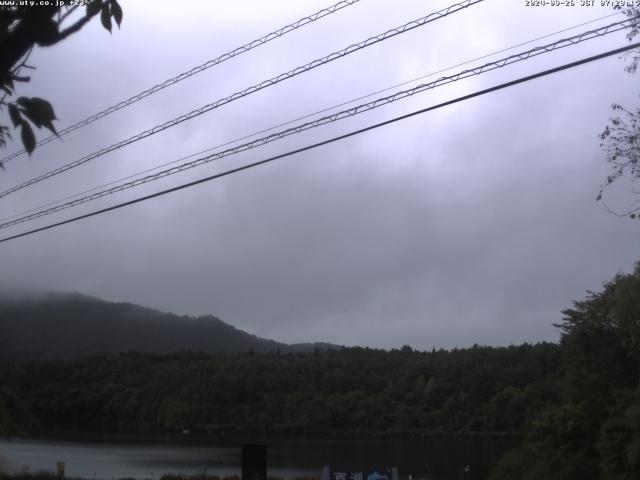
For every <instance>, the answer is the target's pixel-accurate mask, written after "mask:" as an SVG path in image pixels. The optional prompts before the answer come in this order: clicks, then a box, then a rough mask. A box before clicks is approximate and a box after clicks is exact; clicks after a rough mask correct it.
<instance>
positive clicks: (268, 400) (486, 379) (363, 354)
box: [0, 343, 561, 437]
mask: <svg viewBox="0 0 640 480" xmlns="http://www.w3.org/2000/svg"><path fill="white" fill-rule="evenodd" d="M560 356H561V355H560V349H559V347H558V346H557V345H554V344H549V343H547V344H539V345H533V346H532V345H522V346H518V347H507V348H491V347H474V348H469V349H462V350H452V351H444V350H440V351H431V352H417V351H413V350H411V349H410V348H409V347H405V348H403V349H401V350H393V351H390V352H388V351H383V350H372V349H365V348H345V349H341V350H327V351H319V350H317V351H316V352H315V353H310V354H303V353H297V354H292V353H288V354H280V353H277V352H276V353H271V354H266V355H258V354H252V353H250V352H249V353H245V354H205V353H192V352H182V353H178V354H172V355H153V354H137V353H129V354H123V355H120V356H118V357H112V358H91V359H85V360H82V361H76V362H73V363H31V364H23V365H20V364H4V365H3V366H1V367H0V382H1V384H2V385H4V388H5V390H6V392H5V396H8V395H9V393H10V394H11V396H12V398H14V399H18V398H19V399H21V402H17V401H14V402H9V403H13V404H14V405H16V404H19V405H21V411H20V412H18V415H16V417H17V418H20V424H21V426H23V427H28V426H29V425H31V426H37V427H41V428H51V429H66V430H69V429H71V430H87V431H92V432H127V433H152V434H158V433H171V432H181V431H183V430H190V431H191V432H193V433H197V432H199V433H210V434H214V435H218V434H223V433H268V434H286V435H305V436H334V437H335V436H365V435H384V434H403V435H410V434H420V435H443V434H446V435H451V434H474V433H483V434H485V433H490V434H511V435H513V434H520V433H522V431H523V429H524V427H525V425H526V424H527V422H528V421H529V420H530V419H531V417H532V415H534V414H535V413H536V412H538V411H539V410H540V409H541V408H542V407H544V405H546V404H547V403H548V402H549V397H550V396H553V395H555V394H556V393H555V388H554V385H555V382H556V380H557V378H558V375H559V365H560V364H561V362H560ZM25 422H26V423H25Z"/></svg>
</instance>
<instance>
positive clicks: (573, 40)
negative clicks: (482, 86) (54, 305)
mask: <svg viewBox="0 0 640 480" xmlns="http://www.w3.org/2000/svg"><path fill="white" fill-rule="evenodd" d="M631 22H632V20H631V19H629V20H623V21H620V22H615V23H612V24H610V25H607V26H605V27H601V28H599V29H596V30H591V31H587V32H583V33H580V34H578V35H574V36H572V37H568V38H565V39H561V40H557V41H555V42H553V43H549V44H547V45H544V46H539V47H535V48H533V49H531V50H527V51H524V52H521V53H516V54H514V55H510V56H508V57H505V58H502V59H500V60H496V61H493V62H489V63H485V64H484V65H481V66H478V67H475V68H471V69H469V70H463V71H461V72H459V73H457V74H455V75H450V76H448V77H441V78H439V79H437V80H434V81H432V82H429V83H425V84H420V85H417V86H415V87H413V88H411V89H408V90H402V91H399V92H396V93H394V94H392V95H389V96H386V97H381V98H378V99H376V100H373V101H371V102H368V103H364V104H361V105H358V106H355V107H352V108H349V109H346V110H342V111H340V112H337V113H334V114H332V115H327V116H324V117H322V118H318V119H316V120H313V121H310V122H306V123H303V124H300V125H297V126H295V127H291V128H288V129H286V130H282V131H279V132H276V133H273V134H271V135H267V136H265V137H262V138H258V139H255V140H252V141H250V142H247V143H244V144H241V145H237V146H235V147H231V148H228V149H226V150H223V151H221V152H217V153H213V154H211V155H208V156H205V157H201V158H198V159H196V160H193V161H191V162H187V163H183V164H181V165H178V166H175V167H172V168H169V169H166V170H163V171H160V172H157V173H154V174H151V175H147V176H146V177H141V178H138V179H136V180H132V181H130V182H127V183H123V184H120V185H116V186H114V187H111V188H109V189H106V190H102V191H99V192H96V193H93V194H91V195H87V196H84V197H81V198H78V199H76V200H73V201H70V202H67V203H64V204H61V205H57V206H54V207H51V208H46V209H43V210H39V211H37V212H35V213H31V214H29V215H24V216H22V217H19V218H16V219H14V220H10V221H6V222H4V223H0V229H3V228H8V227H11V226H13V225H17V224H19V223H23V222H27V221H30V220H35V219H37V218H40V217H43V216H45V215H50V214H53V213H56V212H60V211H62V210H66V209H68V208H72V207H75V206H78V205H81V204H84V203H87V202H90V201H93V200H97V199H99V198H102V197H105V196H107V195H111V194H114V193H117V192H121V191H123V190H127V189H129V188H133V187H137V186H140V185H143V184H145V183H149V182H152V181H155V180H159V179H160V178H164V177H168V176H170V175H174V174H176V173H180V172H183V171H185V170H189V169H191V168H195V167H198V166H201V165H205V164H207V163H210V162H212V161H214V160H219V159H221V158H225V157H228V156H231V155H235V154H237V153H240V152H244V151H247V150H251V149H253V148H256V147H259V146H262V145H265V144H267V143H271V142H273V141H276V140H280V139H282V138H285V137H288V136H290V135H293V134H297V133H301V132H303V131H306V130H310V129H312V128H316V127H319V126H321V125H326V124H328V123H333V122H336V121H338V120H342V119H344V118H348V117H353V116H355V115H358V114H360V113H364V112H368V111H370V110H373V109H376V108H378V107H381V106H383V105H388V104H390V103H393V102H396V101H398V100H401V99H404V98H407V97H410V96H413V95H416V94H418V93H422V92H425V91H427V90H431V89H434V88H437V87H439V86H442V85H446V84H449V83H453V82H457V81H459V80H462V79H465V78H468V77H471V76H477V75H480V74H482V73H486V72H490V71H492V70H496V69H499V68H503V67H505V66H507V65H511V64H513V63H516V62H521V61H524V60H528V59H530V58H532V57H536V56H538V55H542V54H544V53H549V52H552V51H555V50H558V49H561V48H565V47H568V46H573V45H577V44H579V43H581V42H584V41H587V40H590V39H593V38H599V37H602V36H604V35H607V34H610V33H614V32H618V31H620V30H623V29H626V28H628V27H629V25H630V24H631Z"/></svg>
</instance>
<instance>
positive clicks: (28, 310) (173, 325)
mask: <svg viewBox="0 0 640 480" xmlns="http://www.w3.org/2000/svg"><path fill="white" fill-rule="evenodd" d="M318 345H319V346H324V347H326V346H327V344H318ZM313 347H314V345H311V344H300V345H287V344H285V343H280V342H274V341H273V340H266V339H263V338H259V337H256V336H255V335H251V334H249V333H247V332H244V331H242V330H238V329H237V328H235V327H233V326H231V325H229V324H227V323H225V322H223V321H222V320H220V319H219V318H217V317H213V316H211V315H207V316H202V317H187V316H178V315H173V314H170V313H163V312H159V311H157V310H152V309H150V308H144V307H141V306H138V305H132V304H130V303H113V302H107V301H104V300H100V299H98V298H94V297H89V296H86V295H80V294H65V293H48V294H40V295H37V296H28V295H27V296H24V295H23V296H18V297H17V298H14V299H10V298H4V299H3V298H1V297H0V361H42V360H73V359H80V358H84V357H88V356H96V355H117V354H119V353H121V352H129V351H135V352H141V353H174V352H179V351H180V350H192V351H203V352H211V353H219V352H225V353H230V352H246V351H248V350H253V351H255V352H270V351H275V350H278V349H279V350H281V351H304V350H312V349H313Z"/></svg>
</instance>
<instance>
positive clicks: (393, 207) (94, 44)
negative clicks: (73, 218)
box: [0, 0, 638, 348]
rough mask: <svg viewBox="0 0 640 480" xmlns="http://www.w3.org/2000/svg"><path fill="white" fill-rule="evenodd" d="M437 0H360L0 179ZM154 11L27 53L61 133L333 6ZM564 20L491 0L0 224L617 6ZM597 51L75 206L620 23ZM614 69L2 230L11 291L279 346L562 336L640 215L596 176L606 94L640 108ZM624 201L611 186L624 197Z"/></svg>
mask: <svg viewBox="0 0 640 480" xmlns="http://www.w3.org/2000/svg"><path fill="white" fill-rule="evenodd" d="M433 3H434V5H433V6H431V4H430V6H429V9H428V10H425V6H424V4H423V3H422V2H417V1H416V2H411V1H407V2H406V3H405V2H402V3H401V4H399V5H400V6H399V7H395V6H394V8H393V9H390V8H389V4H388V3H386V2H375V1H368V0H365V1H363V2H362V4H361V5H358V6H357V7H352V8H349V9H346V10H345V11H344V12H343V13H341V14H339V15H336V16H335V17H331V18H328V19H326V20H323V21H322V22H319V23H318V24H317V25H314V26H312V27H309V29H308V30H303V31H300V32H297V33H295V34H292V36H291V37H287V38H284V39H281V40H278V41H276V42H274V44H273V45H271V46H268V47H267V46H265V47H261V49H259V50H257V51H256V52H253V53H251V54H248V55H246V56H243V57H240V58H238V59H236V60H233V61H231V62H228V63H227V64H224V65H221V66H220V67H218V68H215V69H212V70H211V71H208V72H207V73H204V74H202V75H201V76H198V77H196V78H193V79H191V80H188V81H186V82H184V84H181V85H180V86H179V87H174V88H172V89H167V90H166V91H163V92H161V93H159V94H157V95H154V96H153V97H152V98H150V99H148V100H145V101H144V102H141V103H140V104H139V105H137V106H136V107H134V108H130V109H127V110H125V111H122V112H119V113H117V114H114V115H113V116H112V117H109V119H106V120H104V121H101V122H97V123H96V124H94V125H92V126H91V127H88V128H87V129H86V130H81V131H79V132H77V133H74V134H73V135H70V136H69V138H67V139H65V140H64V141H63V142H54V144H51V145H49V146H47V147H43V148H42V149H41V150H39V151H37V152H36V154H35V155H34V158H33V159H32V160H26V159H21V160H15V161H14V162H12V163H11V164H10V167H9V170H8V172H7V173H6V174H3V177H2V183H3V185H6V184H11V185H12V184H14V183H17V182H18V181H21V180H22V179H25V178H29V177H31V176H34V175H37V174H39V173H41V172H43V171H46V170H48V169H50V168H52V167H54V166H56V165H61V164H63V163H66V162H68V161H70V160H73V159H75V158H77V157H79V156H81V155H83V154H85V153H88V152H90V151H93V150H94V149H96V148H99V147H102V146H106V145H108V144H110V143H113V142H115V141H118V140H120V139H122V138H124V137H126V136H128V135H131V134H134V133H137V132H138V131H141V130H143V129H146V128H149V127H150V126H153V125H155V124H156V123H159V122H161V121H164V120H166V119H168V118H171V117H172V116H175V115H178V114H181V113H184V112H185V111H187V110H189V109H192V108H196V107H197V106H199V105H202V104H204V103H207V102H210V101H212V100H215V99H216V98H220V97H222V96H225V95H228V94H230V93H233V92H234V91H236V90H240V89H242V88H244V87H246V86H248V85H250V84H251V83H252V82H257V81H259V80H261V79H264V78H267V77H269V76H271V75H275V74H277V73H278V72H280V71H284V70H287V69H289V68H291V67H293V66H296V65H299V64H302V63H305V62H307V61H309V60H311V59H313V58H315V57H318V56H321V55H324V54H326V53H328V52H330V51H332V50H335V49H338V48H340V47H342V46H345V45H346V44H348V43H351V42H354V41H357V40H360V39H362V38H365V37H366V36H367V35H370V34H372V33H376V32H378V31H381V30H384V29H385V28H389V27H391V26H394V25H397V24H400V23H403V22H405V21H408V20H410V19H412V18H415V17H418V16H420V15H424V14H426V13H428V11H432V10H435V9H437V8H442V7H444V6H446V2H433ZM155 5H156V4H155V3H154V8H153V9H150V8H149V7H148V6H146V7H144V8H143V7H141V6H140V5H137V4H133V5H128V4H127V5H124V7H125V22H124V23H123V26H122V30H121V31H119V32H114V34H113V36H112V37H109V35H108V34H106V33H105V32H104V31H102V30H101V28H100V27H99V25H91V26H90V28H88V29H87V30H86V31H83V32H81V33H80V34H78V35H76V36H75V37H73V38H71V39H70V40H69V41H68V42H65V43H64V44H61V45H60V46H57V47H54V48H52V49H49V50H46V51H42V52H38V53H37V54H36V55H34V59H33V61H34V63H36V64H37V65H38V71H37V72H38V73H37V75H36V76H34V80H33V82H32V84H30V85H28V86H27V87H26V88H25V91H24V93H25V94H34V95H39V96H43V97H46V98H49V99H50V100H52V101H53V102H54V104H55V106H56V109H57V111H58V116H59V117H60V118H61V119H63V120H64V121H63V122H61V123H63V124H67V123H68V122H72V121H74V120H76V119H79V118H82V117H83V116H85V115H87V114H89V113H91V112H94V111H97V110H99V109H101V108H103V107H105V106H107V105H109V104H111V103H113V102H115V101H118V100H120V99H122V98H125V97H127V96H129V95H131V94H133V93H136V92H137V91H138V90H140V89H142V88H145V87H148V86H149V85H151V84H154V83H157V82H158V81H160V80H162V79H164V78H167V77H169V76H171V75H174V74H176V73H178V72H180V71H182V70H185V69H187V68H189V67H190V66H193V65H196V64H199V63H202V62H203V61H204V60H206V59H208V58H212V57H214V56H215V55H216V54H218V53H220V52H222V51H225V49H230V48H233V47H235V46H237V45H239V44H241V43H243V42H245V41H247V40H250V39H251V38H255V37H258V36H260V35H261V34H263V33H266V32H267V31H268V30H269V29H270V28H272V27H277V26H279V25H283V24H285V23H287V22H289V21H291V20H293V19H295V18H297V17H299V16H301V15H302V14H304V13H309V12H311V11H314V9H316V10H317V9H319V8H321V7H323V6H325V4H324V3H323V2H282V3H277V7H275V6H272V5H270V6H269V8H268V9H266V8H265V6H264V3H260V2H258V3H256V4H255V5H253V6H252V7H251V8H248V7H246V6H244V4H242V5H233V6H227V7H225V6H218V5H216V7H215V8H214V7H212V6H210V4H206V5H205V3H203V2H186V6H185V8H184V9H182V7H181V8H180V9H176V8H175V3H169V2H167V3H162V2H158V4H157V5H158V6H157V7H156V6H155ZM394 5H395V4H394ZM236 8H241V9H243V10H242V11H240V12H238V11H236V10H235V9H236ZM569 10H571V9H566V10H564V11H562V12H561V11H560V10H551V9H528V8H525V7H524V6H522V5H520V4H519V3H517V2H506V1H505V2H500V1H498V2H486V4H483V5H480V6H477V7H473V9H471V8H470V9H469V10H468V11H466V12H464V13H460V14H458V16H456V17H452V18H451V19H450V20H443V21H441V22H436V23H434V24H433V25H432V26H429V27H425V28H423V29H420V30H419V31H416V32H413V33H411V34H408V35H407V36H406V37H401V38H397V39H395V40H392V41H390V42H389V43H388V44H384V45H380V46H377V47H371V48H370V49H368V50H366V51H363V52H360V53H358V54H354V55H353V56H352V57H350V58H348V59H344V60H341V61H338V62H336V63H334V64H332V65H331V66H327V67H326V68H322V69H318V70H316V71H314V72H312V73H309V74H308V75H305V76H302V77H300V78H298V79H294V80H290V81H288V82H285V83H283V84H282V85H280V86H276V87H273V88H272V89H268V90H265V91H264V92H262V93H260V94H257V95H254V96H251V97H248V98H246V99H242V100H240V101H238V102H234V103H233V104H230V105H228V106H226V107H224V108H222V109H220V110H219V111H215V112H211V113H209V114H206V115H204V116H202V117H200V118H198V119H197V120H193V121H191V122H188V123H185V124H183V125H181V126H179V127H176V128H175V129H171V130H169V131H167V132H165V133H163V134H161V135H158V136H155V137H153V138H150V139H147V140H145V141H142V142H139V143H137V144H135V145H132V146H131V147H127V148H126V149H123V150H121V151H119V152H117V153H114V154H111V155H109V156H105V157H104V158H102V159H99V160H96V161H95V162H93V163H92V164H90V165H86V166H83V167H80V168H78V169H77V170H76V171H74V172H69V173H68V174H65V175H60V176H59V177H57V178H56V179H52V180H51V181H49V182H43V183H42V184H41V185H39V186H38V187H33V188H31V189H25V190H24V191H22V192H20V193H19V194H16V195H14V196H12V197H7V198H6V199H3V200H2V201H0V214H2V215H7V214H11V213H14V212H15V211H18V210H22V209H24V208H30V207H31V206H34V205H38V204H40V203H42V202H44V201H49V200H51V199H55V198H58V197H59V196H62V195H68V194H69V193H73V192H75V191H78V190H81V189H84V188H87V187H90V186H93V185H97V184H100V183H104V182H107V181H111V180H114V179H117V178H120V177H121V176H124V175H128V174H131V173H134V172H137V171H139V170H142V169H144V168H149V167H151V166H153V165H157V164H160V163H162V162H166V161H171V160H174V159H176V158H178V157H179V156H181V155H184V154H189V153H192V152H195V151H198V150H201V149H203V148H207V147H210V146H212V145H216V144H218V143H221V142H224V141H227V140H229V139H231V138H236V137H238V136H242V135H246V134H247V133H250V132H253V131H257V130H260V129H262V128H265V127H268V126H271V125H273V124H276V123H278V122H281V121H286V120H289V119H291V118H294V117H296V116H298V115H301V114H305V113H309V112H311V111H314V110H316V109H320V108H324V107H326V106H328V105H333V104H336V103H339V102H341V101H344V100H346V99H349V98H354V97H356V96H359V95H362V94H363V93H367V92H371V91H374V90H376V89H379V88H384V87H386V86H388V85H391V84H394V83H398V82H401V81H405V80H407V79H409V78H414V77H416V76H418V75H422V74H425V73H429V72H432V71H435V70H438V69H440V68H442V67H443V66H447V65H451V64H455V63H457V62H459V61H461V60H466V59H468V58H473V57H474V56H478V55H480V54H484V53H487V52H490V51H494V50H498V49H500V48H504V47H505V46H508V45H512V44H516V43H518V42H521V41H524V40H527V39H529V38H533V37H536V36H540V35H544V34H547V33H550V32H552V31H554V30H558V29H561V28H566V27H567V26H570V25H573V24H576V23H579V22H581V21H586V20H589V19H591V18H594V17H597V16H599V15H600V16H601V15H605V14H608V13H610V10H608V9H597V8H596V9H593V10H590V9H586V8H579V7H576V9H574V10H571V11H569ZM601 23H602V22H601ZM345 25H347V26H348V28H347V27H345ZM566 35H567V34H564V35H563V36H566ZM592 42H593V43H588V44H584V45H582V46H580V47H578V48H577V49H575V50H573V49H567V50H566V51H563V52H558V53H554V54H552V55H551V56H549V57H540V58H539V59H537V60H535V61H532V62H531V63H528V62H527V63H524V64H522V65H519V66H514V67H513V69H510V70H508V71H507V70H505V71H504V72H502V71H500V72H495V73H492V74H489V75H488V76H487V77H478V78H476V79H470V80H467V81H465V82H460V83H459V84H455V85H451V86H449V87H444V88H442V89H438V90H434V91H432V92H429V93H427V94H425V95H422V96H420V97H417V98H413V99H411V100H407V101H404V102H402V103H401V104H398V105H397V106H396V105H394V106H389V107H385V108H383V109H380V111H376V112H371V113H368V114H365V115H362V117H361V118H355V119H351V120H347V121H344V122H343V123H340V124H336V125H332V126H327V127H323V128H322V129H319V130H318V131H312V132H307V133H305V134H303V135H301V136H300V137H297V136H296V137H295V138H289V139H287V140H285V141H283V142H281V143H278V144H277V145H276V144H274V145H271V146H267V147H263V148H261V149H258V150H256V151H253V152H250V153H246V154H243V155H240V156H238V157H237V158H235V157H234V158H229V159H227V160H224V161H223V162H221V163H220V164H219V165H212V166H209V167H205V168H202V169H200V170H198V171H192V172H189V173H185V174H181V175H180V176H177V178H175V179H169V180H165V181H162V182H158V183H154V184H152V185H149V186H146V187H143V188H141V189H140V190H137V189H136V190H135V191H131V192H128V193H125V194H120V195H118V196H117V197H113V198H111V199H109V200H105V201H104V202H103V203H98V204H96V205H88V206H85V207H80V208H78V209H77V210H76V211H74V213H76V212H77V213H80V212H85V211H91V210H92V209H94V208H97V207H98V206H106V205H109V204H111V203H113V202H115V201H117V200H119V201H121V200H124V199H128V198H133V197H134V196H138V195H141V194H142V193H145V192H152V191H156V190H159V189H160V188H163V187H166V186H171V185H175V184H178V183H180V182H183V181H186V180H187V179H191V178H199V177H201V176H204V175H206V174H210V173H212V172H216V171H221V170H223V169H225V168H230V167H232V166H236V165H238V164H240V163H241V162H249V161H252V160H255V159H259V158H263V157H265V156H267V155H269V154H274V153H279V152H281V151H285V150H287V149H290V148H295V147H297V146H301V145H305V144H307V143H310V142H314V141H318V140H321V139H324V138H328V137H330V136H332V135H335V134H338V133H341V132H344V131H347V130H351V129H355V128H359V127H361V126H364V125H367V124H369V123H373V122H376V121H381V120H384V119H386V118H389V117H391V116H393V115H398V114H402V113H406V112H409V111H411V110H414V109H417V108H421V107H423V106H425V105H429V104H433V103H437V102H441V101H443V100H446V99H448V98H452V97H454V96H457V95H461V94H464V93H468V92H470V91H473V90H475V89H478V88H484V87H486V86H490V85H493V84H495V83H499V82H501V81H505V80H507V79H510V78H513V77H514V76H516V75H524V74H527V73H532V72H535V71H537V70H540V69H543V68H549V67H551V66H553V65H557V64H560V63H562V62H565V61H569V60H571V59H576V58H580V57H582V56H586V55H589V54H593V53H596V52H598V51H601V50H604V49H606V48H612V47H613V46H617V45H621V44H623V43H624V42H625V40H624V38H623V35H622V34H619V35H617V36H616V37H615V39H613V40H611V39H608V40H598V41H592ZM494 58H498V57H494ZM623 65H624V63H623V62H622V61H620V60H618V59H615V58H612V59H607V60H604V61H601V62H599V63H597V64H593V65H589V66H585V67H581V68H580V69H575V70H572V71H569V72H564V73H561V74H559V75H557V76H555V77H550V78H545V79H540V80H537V81H535V82H531V83H527V84H525V85H521V86H518V87H514V88H512V89H510V90H506V91H502V92H498V93H495V94H492V95H490V96H486V97H482V98H478V99H474V100H471V101H468V102H464V103H461V104H458V105H455V106H452V107H450V108H446V109H442V110H438V111H434V112H432V113H430V114H428V115H424V116H421V117H418V118H414V119H411V120H407V121H404V122H401V123H398V124H395V125H392V126H388V127H385V128H384V129H380V130H376V131H375V132H370V133H367V134H364V135H362V136H359V137H355V138H352V139H349V140H346V141H344V142H341V143H339V144H334V145H331V146H327V147H323V148H321V149H318V150H314V151H312V152H308V153H305V154H303V155H299V156H296V157H291V158H288V159H283V160H281V161H279V162H278V163H275V164H271V165H268V166H264V167H260V168H256V169H252V170H249V171H246V172H243V173H240V174H237V175H234V176H230V177H226V178H224V179H222V180H221V181H216V182H213V183H209V184H205V185H201V186H198V187H195V188H193V189H189V190H188V191H183V192H179V193H176V194H173V195H170V196H167V197H163V198H160V199H156V200H154V201H151V202H147V203H144V204H139V205H136V206H134V207H130V208H127V209H123V210H120V211H118V212H113V213H109V214H107V215H104V216H101V217H98V218H94V219H91V220H87V221H83V222H78V223H76V224H73V225H69V226H66V227H63V228H60V229H56V230H51V231H48V232H44V233H41V234H38V235H34V236H32V237H27V238H24V239H21V240H17V241H13V242H9V243H5V244H3V245H0V264H2V266H3V267H2V269H3V272H4V275H3V279H2V283H3V284H4V285H12V286H13V285H21V286H27V287H31V288H38V289H57V290H75V291H81V292H86V293H89V294H93V295H97V296H101V297H104V298H107V299H112V300H118V301H131V302H136V303H141V304H143V305H148V306H152V307H156V308H160V309H163V310H170V311H174V312H177V313H187V314H205V313H212V314H215V315H218V316H220V317H221V318H222V319H223V320H225V321H227V322H229V323H232V324H234V325H236V326H238V327H240V328H244V329H247V330H249V331H251V332H253V333H256V334H258V335H264V336H269V337H272V338H276V339H278V340H283V341H320V340H328V341H334V342H339V343H345V344H366V345H373V346H383V347H393V346H400V345H402V344H410V345H412V346H414V347H417V348H430V347H431V346H443V347H451V346H466V345H471V344H473V343H486V344H508V343H510V342H515V343H517V342H523V341H538V340H543V339H547V340H553V339H556V338H557V332H556V331H555V329H554V328H553V327H552V325H551V324H552V322H557V321H558V320H559V319H560V318H561V314H560V311H561V310H562V309H563V308H566V307H568V306H570V305H571V300H572V299H578V298H581V297H582V296H583V295H584V291H585V290H586V289H598V288H599V286H600V284H601V283H602V282H603V281H604V280H606V279H608V278H610V277H611V276H612V275H613V274H615V273H616V272H617V271H619V270H621V269H623V270H629V269H630V268H631V266H632V264H633V262H634V261H636V260H638V248H637V246H638V226H637V225H636V224H634V223H631V222H628V221H624V220H620V219H617V218H615V217H613V216H612V215H610V214H608V213H606V212H605V211H604V210H603V209H602V208H601V206H600V205H599V204H597V203H596V202H595V201H594V199H595V194H596V193H597V189H598V186H599V183H600V182H601V180H602V179H603V178H604V176H605V175H606V173H607V166H606V164H605V162H604V156H603V154H602V152H601V151H600V150H599V147H598V138H597V134H598V133H599V132H600V131H601V129H602V128H603V127H604V125H605V123H606V120H607V117H608V116H609V114H610V110H609V105H610V103H611V102H613V101H616V102H620V103H627V104H633V102H636V101H637V93H638V92H637V88H636V83H637V79H634V78H633V77H632V76H630V75H628V74H626V73H625V72H624V71H623ZM628 198H629V197H628V196H627V194H626V192H624V191H622V192H620V196H619V198H618V201H620V202H624V201H626V200H628ZM613 200H614V201H615V200H616V199H615V198H614V199H613ZM68 214H69V215H70V214H71V212H69V213H68ZM66 216H67V214H64V215H60V216H58V217H55V218H58V219H61V218H66ZM51 219H52V217H49V218H48V220H51ZM43 223H44V222H43ZM21 230H22V228H15V229H13V230H11V232H12V233H13V232H18V231H21Z"/></svg>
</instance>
